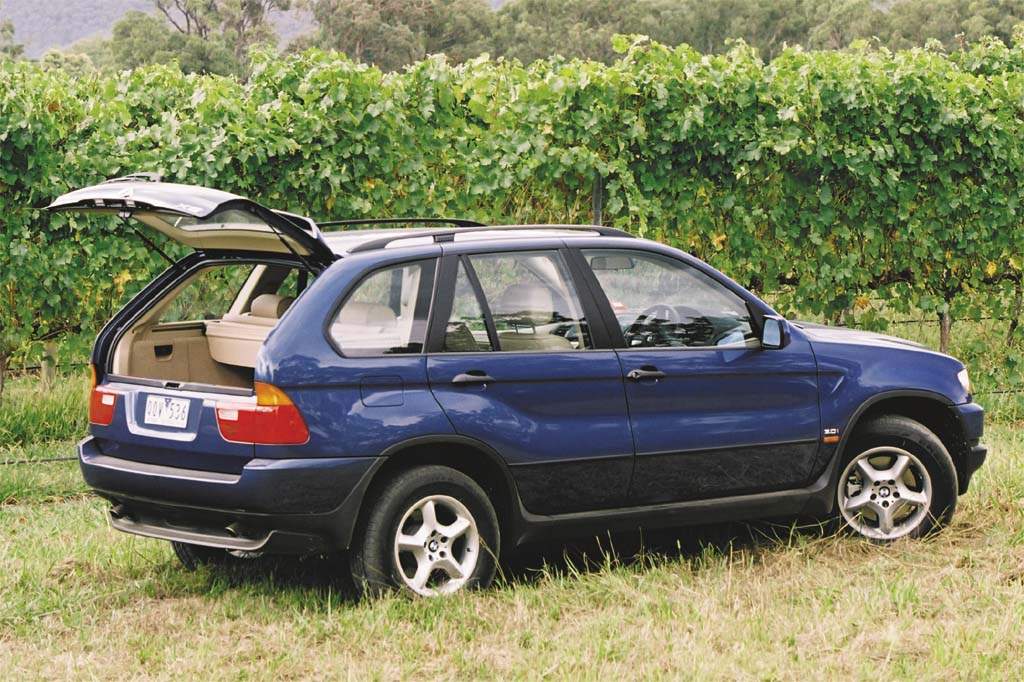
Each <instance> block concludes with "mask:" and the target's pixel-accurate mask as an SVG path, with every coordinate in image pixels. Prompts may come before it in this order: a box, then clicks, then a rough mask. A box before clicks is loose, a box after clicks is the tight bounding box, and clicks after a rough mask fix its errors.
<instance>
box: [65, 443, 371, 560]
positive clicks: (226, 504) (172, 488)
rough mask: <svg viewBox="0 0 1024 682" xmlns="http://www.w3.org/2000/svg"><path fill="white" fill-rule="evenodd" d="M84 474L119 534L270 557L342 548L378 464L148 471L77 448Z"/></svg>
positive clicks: (289, 463) (88, 447)
mask: <svg viewBox="0 0 1024 682" xmlns="http://www.w3.org/2000/svg"><path fill="white" fill-rule="evenodd" d="M78 459H79V464H80V465H81V468H82V475H83V476H84V477H85V481H86V483H88V484H89V486H90V487H92V488H93V489H94V490H95V491H96V492H97V493H98V494H99V495H101V496H102V497H104V498H106V499H108V500H110V502H111V525H112V526H113V527H114V528H116V529H118V530H121V531H124V532H127V533H133V534H136V535H144V536H146V537H153V538H159V539H162V540H172V541H178V542H186V543H190V544H196V545H205V546H209V547H222V548H225V549H232V550H242V551H249V552H273V553H300V554H301V553H315V552H322V551H330V550H334V549H344V548H346V547H348V545H349V542H350V540H351V537H352V530H353V527H354V526H355V521H356V517H357V515H358V513H359V507H360V505H361V503H362V498H363V494H364V493H365V491H366V487H367V486H368V485H369V480H370V477H371V476H372V472H373V470H374V469H375V467H376V465H377V463H378V461H379V460H377V459H375V458H367V457H352V458H324V459H318V458H309V459H280V460H275V459H254V460H252V461H250V462H249V463H248V464H247V465H246V466H245V467H244V468H243V470H242V472H241V473H240V474H224V473H219V472H209V471H198V470H195V469H182V468H178V467H170V466H163V465H154V464H146V463H142V462H137V461H134V460H130V459H124V458H120V457H110V456H108V455H104V454H103V452H102V451H101V449H100V445H99V443H97V441H96V439H95V438H93V437H89V438H86V439H85V440H83V441H82V442H81V443H79V445H78Z"/></svg>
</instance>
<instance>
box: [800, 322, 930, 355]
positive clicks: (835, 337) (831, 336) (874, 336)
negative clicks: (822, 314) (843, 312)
mask: <svg viewBox="0 0 1024 682" xmlns="http://www.w3.org/2000/svg"><path fill="white" fill-rule="evenodd" d="M792 324H793V325H794V326H795V327H797V328H799V329H801V330H802V331H803V332H804V334H805V335H806V336H807V338H808V340H810V341H811V343H815V342H819V343H845V344H854V345H858V346H874V347H883V348H902V349H907V348H914V349H920V350H927V351H930V352H932V351H931V349H929V348H928V347H927V346H925V345H924V344H921V343H917V342H916V341H908V340H906V339H901V338H899V337H896V336H889V335H888V334H879V333H877V332H869V331H865V330H863V329H851V328H850V327H828V326H826V325H823V324H817V323H816V322H793V323H792Z"/></svg>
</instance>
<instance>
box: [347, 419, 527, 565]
mask: <svg viewBox="0 0 1024 682" xmlns="http://www.w3.org/2000/svg"><path fill="white" fill-rule="evenodd" d="M428 464H434V465H440V466H447V467H450V468H452V469H455V470H456V471H459V472H461V473H463V474H465V475H467V476H469V477H470V478H472V479H473V480H474V481H475V482H476V483H477V484H478V485H479V486H480V487H481V488H483V489H484V492H486V493H487V496H488V498H489V499H490V500H491V503H492V504H493V505H494V512H495V514H496V515H497V517H498V526H499V528H500V530H501V545H502V549H504V548H506V547H511V546H514V544H515V538H516V537H518V534H519V529H520V526H521V523H520V514H519V509H520V504H519V493H518V491H517V488H516V485H515V480H514V479H513V478H512V474H511V472H510V471H509V469H508V466H507V465H506V464H505V461H504V460H503V459H502V458H501V455H499V454H498V452H497V451H496V450H494V448H492V447H490V446H489V445H487V444H486V443H483V442H482V441H479V440H476V439H475V438H469V437H467V436H460V435H457V434H440V435H432V436H417V437H415V438H410V439H409V440H405V441H402V442H400V443H396V444H394V445H392V446H390V447H389V448H388V449H387V450H385V451H384V452H383V453H381V456H380V459H379V462H378V464H377V465H376V466H375V467H374V468H373V470H372V471H371V472H370V474H369V477H370V478H369V481H368V482H367V484H366V487H365V491H364V493H363V494H362V497H361V500H360V502H359V510H358V513H357V514H356V517H355V519H354V521H353V523H352V531H353V532H352V533H351V534H350V536H354V534H355V533H356V532H358V531H359V529H361V528H362V526H363V524H365V522H366V516H367V513H368V511H369V508H370V505H371V504H372V503H373V502H374V501H375V500H376V499H377V497H378V496H379V494H380V492H381V490H382V489H383V488H384V486H385V485H387V483H388V481H390V480H392V478H393V477H394V475H395V474H397V473H399V472H401V471H406V470H408V469H411V468H413V467H416V466H423V465H428Z"/></svg>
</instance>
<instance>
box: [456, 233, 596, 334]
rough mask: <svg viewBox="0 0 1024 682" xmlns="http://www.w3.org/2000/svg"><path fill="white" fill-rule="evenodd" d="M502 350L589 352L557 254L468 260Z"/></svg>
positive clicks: (577, 305)
mask: <svg viewBox="0 0 1024 682" xmlns="http://www.w3.org/2000/svg"><path fill="white" fill-rule="evenodd" d="M469 263H470V265H471V266H472V269H473V271H474V272H475V273H476V277H477V279H478V280H479V282H480V288H481V289H482V292H483V295H484V299H485V300H486V303H487V312H488V313H489V314H490V316H491V320H492V322H493V324H494V328H495V330H496V331H497V342H498V349H499V350H502V351H511V352H521V351H572V350H583V349H585V348H591V347H592V344H591V342H590V337H589V334H588V332H587V325H586V320H585V319H584V317H583V312H582V308H581V306H580V302H579V299H578V298H577V296H576V291H575V290H574V289H573V286H572V282H571V279H570V278H569V274H568V272H567V270H566V267H565V264H564V263H563V262H562V258H561V256H560V255H559V254H558V253H557V252H537V251H533V252H521V253H495V254H484V255H473V256H469Z"/></svg>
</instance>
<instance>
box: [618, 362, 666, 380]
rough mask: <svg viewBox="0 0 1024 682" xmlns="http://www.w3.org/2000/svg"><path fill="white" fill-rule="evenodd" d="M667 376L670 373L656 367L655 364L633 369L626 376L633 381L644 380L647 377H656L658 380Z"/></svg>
mask: <svg viewBox="0 0 1024 682" xmlns="http://www.w3.org/2000/svg"><path fill="white" fill-rule="evenodd" d="M666 376H668V375H667V374H665V373H664V372H662V371H661V370H660V369H658V368H657V367H654V366H653V365H644V366H643V367H640V368H638V369H634V370H631V371H630V372H629V374H627V375H626V378H627V379H629V380H631V381H644V380H647V379H654V380H655V381H657V380H658V379H664V378H665V377H666Z"/></svg>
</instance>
